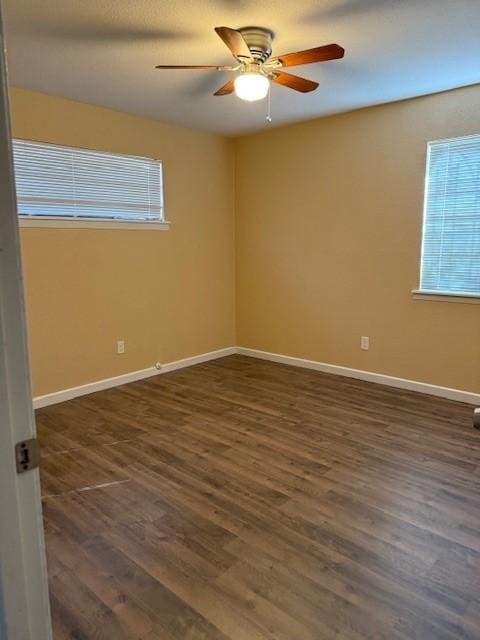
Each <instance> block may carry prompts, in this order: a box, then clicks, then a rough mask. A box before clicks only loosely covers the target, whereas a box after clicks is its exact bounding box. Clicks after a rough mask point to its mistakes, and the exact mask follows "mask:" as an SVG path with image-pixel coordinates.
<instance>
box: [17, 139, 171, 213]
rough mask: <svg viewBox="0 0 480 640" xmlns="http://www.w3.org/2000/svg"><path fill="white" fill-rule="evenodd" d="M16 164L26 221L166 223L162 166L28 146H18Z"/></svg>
mask: <svg viewBox="0 0 480 640" xmlns="http://www.w3.org/2000/svg"><path fill="white" fill-rule="evenodd" d="M13 158H14V166H15V182H16V189H17V201H18V213H19V215H20V216H21V217H22V219H24V220H25V219H26V220H36V221H41V222H45V221H50V222H52V221H53V222H55V221H57V222H58V221H70V226H72V225H75V224H78V223H79V222H86V221H90V222H91V223H92V226H94V225H95V224H98V223H99V222H100V223H101V222H102V221H103V222H105V221H108V222H114V223H125V222H131V223H135V224H139V223H140V224H141V223H147V224H148V223H150V224H151V223H155V222H156V223H158V222H163V184H162V165H161V163H160V162H159V161H158V160H152V159H151V158H141V157H137V156H125V155H118V154H114V153H104V152H100V151H89V150H86V149H76V148H74V147H63V146H58V145H53V144H45V143H42V142H27V141H25V140H14V141H13ZM54 226H55V225H54ZM119 226H120V225H119Z"/></svg>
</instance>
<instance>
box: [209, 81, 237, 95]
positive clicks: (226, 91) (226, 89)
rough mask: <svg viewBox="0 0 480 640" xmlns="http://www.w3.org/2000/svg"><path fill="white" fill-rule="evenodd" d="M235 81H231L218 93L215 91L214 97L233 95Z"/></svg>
mask: <svg viewBox="0 0 480 640" xmlns="http://www.w3.org/2000/svg"><path fill="white" fill-rule="evenodd" d="M233 83H234V79H233V80H229V81H228V82H227V83H226V84H224V85H223V87H220V89H218V91H215V93H214V94H213V95H214V96H228V95H229V94H230V93H233V90H234V88H235V87H234V84H233Z"/></svg>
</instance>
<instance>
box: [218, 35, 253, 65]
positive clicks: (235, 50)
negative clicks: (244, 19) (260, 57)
mask: <svg viewBox="0 0 480 640" xmlns="http://www.w3.org/2000/svg"><path fill="white" fill-rule="evenodd" d="M215 31H216V33H217V34H218V35H219V36H220V38H221V39H222V40H223V41H224V43H225V44H226V45H227V47H228V48H229V49H230V51H231V52H232V54H233V55H234V56H235V58H242V59H248V60H250V59H251V58H252V54H251V53H250V49H249V48H248V45H247V43H246V42H245V40H244V38H243V36H242V34H241V33H240V31H237V30H236V29H230V27H215Z"/></svg>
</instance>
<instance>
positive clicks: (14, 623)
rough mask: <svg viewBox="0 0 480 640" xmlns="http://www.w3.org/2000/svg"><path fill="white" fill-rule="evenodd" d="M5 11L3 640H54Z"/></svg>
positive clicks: (0, 141)
mask: <svg viewBox="0 0 480 640" xmlns="http://www.w3.org/2000/svg"><path fill="white" fill-rule="evenodd" d="M11 153H12V152H11V136H10V122H9V107H8V90H7V76H6V66H5V40H4V37H3V25H2V18H1V11H0V639H1V640H4V639H5V640H51V637H52V635H51V623H50V608H49V600H48V585H47V572H46V562H45V547H44V538H43V524H42V508H41V500H40V483H39V474H38V469H37V470H30V471H26V472H25V473H22V474H17V471H16V464H15V456H14V447H15V443H16V442H19V441H22V440H28V439H30V438H33V437H34V436H35V420H34V414H33V405H32V394H31V390H30V372H29V365H28V354H27V341H26V329H25V312H24V303H23V286H22V274H21V264H20V245H19V238H18V222H17V208H16V199H15V189H14V182H13V169H12V155H11Z"/></svg>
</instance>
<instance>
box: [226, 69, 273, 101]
mask: <svg viewBox="0 0 480 640" xmlns="http://www.w3.org/2000/svg"><path fill="white" fill-rule="evenodd" d="M234 86H235V95H236V96H237V98H240V99H241V100H246V101H247V102H255V101H256V100H263V98H266V96H267V93H268V88H269V86H270V83H269V81H268V78H267V76H265V75H263V74H262V73H259V72H258V71H246V72H244V73H241V74H240V75H239V76H237V77H236V78H235V81H234Z"/></svg>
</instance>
